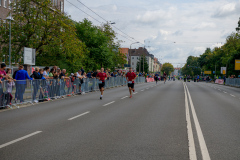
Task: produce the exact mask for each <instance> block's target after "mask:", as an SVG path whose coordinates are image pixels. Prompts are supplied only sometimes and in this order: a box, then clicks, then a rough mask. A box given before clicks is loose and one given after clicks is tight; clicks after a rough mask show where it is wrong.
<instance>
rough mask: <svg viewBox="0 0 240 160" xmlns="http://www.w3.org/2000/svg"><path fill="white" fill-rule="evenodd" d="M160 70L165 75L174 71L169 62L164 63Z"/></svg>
mask: <svg viewBox="0 0 240 160" xmlns="http://www.w3.org/2000/svg"><path fill="white" fill-rule="evenodd" d="M161 71H162V72H165V73H166V74H167V75H170V74H171V73H172V72H173V71H174V67H173V65H172V64H171V63H164V64H163V66H162V69H161Z"/></svg>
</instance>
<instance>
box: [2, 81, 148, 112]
mask: <svg viewBox="0 0 240 160" xmlns="http://www.w3.org/2000/svg"><path fill="white" fill-rule="evenodd" d="M144 82H145V78H144V77H137V79H136V80H135V83H136V84H138V83H144ZM98 84H99V80H98V79H96V78H93V79H89V78H84V79H82V80H80V79H78V78H77V79H71V78H69V79H48V80H23V81H13V80H9V81H8V80H5V81H3V82H2V83H0V108H2V107H10V108H12V107H16V108H18V106H19V105H20V104H27V103H31V104H34V103H37V102H43V101H50V100H53V99H58V98H64V97H67V96H72V95H76V94H84V93H88V92H94V91H99V87H98ZM126 85H127V81H126V78H125V77H109V78H108V79H107V80H106V82H105V88H106V89H110V88H114V87H120V86H126Z"/></svg>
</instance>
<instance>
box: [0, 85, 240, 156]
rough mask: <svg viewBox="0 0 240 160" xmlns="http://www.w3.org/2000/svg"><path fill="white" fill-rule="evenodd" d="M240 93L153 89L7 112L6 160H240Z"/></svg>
mask: <svg viewBox="0 0 240 160" xmlns="http://www.w3.org/2000/svg"><path fill="white" fill-rule="evenodd" d="M215 88H216V89H215ZM239 91H240V89H237V88H232V87H226V86H220V85H214V84H207V83H192V82H190V83H186V84H185V83H183V82H181V81H175V82H167V83H166V84H163V83H162V82H160V83H158V85H155V83H145V84H139V85H136V92H135V93H136V94H134V95H133V98H132V99H130V98H129V97H126V96H128V94H129V93H128V90H127V88H126V87H120V88H114V89H111V90H106V92H105V94H104V97H103V100H102V101H101V100H99V93H98V92H96V93H90V94H86V95H81V96H75V97H71V98H66V99H64V100H57V101H54V102H50V103H44V104H39V105H35V106H31V107H27V108H21V109H18V110H10V111H7V112H1V113H0V121H1V123H0V137H1V138H0V159H1V160H5V159H6V160H11V159H14V160H15V159H19V160H21V159H22V160H28V159H30V160H32V159H58V160H61V159H63V160H65V159H66V160H68V159H80V160H83V159H84V160H85V159H87V160H88V159H91V160H92V159H94V160H95V159H100V160H118V159H119V160H126V159H133V160H135V159H136V160H145V159H146V160H155V159H156V160H159V159H160V160H161V159H163V160H165V159H169V160H173V159H179V160H185V159H186V160H187V159H216V160H228V159H230V160H232V159H240V136H239V133H240V125H239V122H240V105H239V104H240V92H239ZM225 92H226V93H225Z"/></svg>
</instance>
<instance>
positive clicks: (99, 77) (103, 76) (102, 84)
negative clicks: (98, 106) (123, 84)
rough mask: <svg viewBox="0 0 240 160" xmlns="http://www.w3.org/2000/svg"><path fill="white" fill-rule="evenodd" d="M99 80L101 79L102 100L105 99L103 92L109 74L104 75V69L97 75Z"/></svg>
mask: <svg viewBox="0 0 240 160" xmlns="http://www.w3.org/2000/svg"><path fill="white" fill-rule="evenodd" d="M96 77H97V79H99V89H100V92H101V96H100V99H101V100H102V97H103V91H104V86H105V80H106V79H107V74H106V73H104V68H103V67H102V68H101V72H99V73H98V74H97V76H96Z"/></svg>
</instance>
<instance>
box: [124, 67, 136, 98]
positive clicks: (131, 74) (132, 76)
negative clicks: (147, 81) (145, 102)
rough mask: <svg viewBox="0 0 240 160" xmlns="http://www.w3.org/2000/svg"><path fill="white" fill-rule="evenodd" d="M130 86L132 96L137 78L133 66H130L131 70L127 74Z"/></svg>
mask: <svg viewBox="0 0 240 160" xmlns="http://www.w3.org/2000/svg"><path fill="white" fill-rule="evenodd" d="M126 78H127V82H128V88H129V93H130V98H132V91H133V92H134V91H135V90H134V80H135V79H136V78H137V76H136V74H135V73H134V72H133V71H132V68H129V72H128V73H127V75H126Z"/></svg>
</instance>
